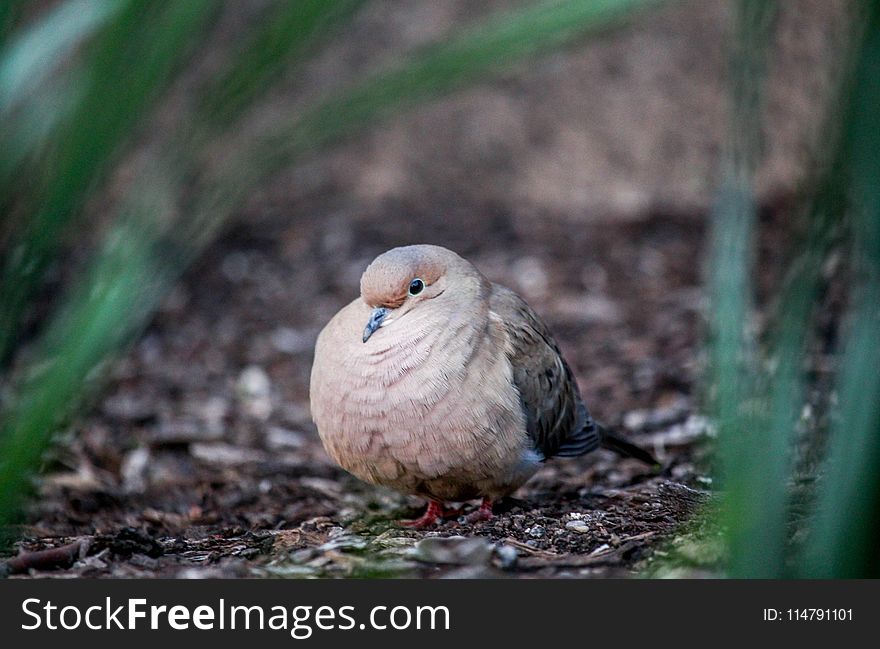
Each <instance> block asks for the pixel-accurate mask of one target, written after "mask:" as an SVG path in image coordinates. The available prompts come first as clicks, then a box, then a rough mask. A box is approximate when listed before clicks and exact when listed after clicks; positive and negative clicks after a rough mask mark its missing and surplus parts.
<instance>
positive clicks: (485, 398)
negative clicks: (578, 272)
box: [311, 245, 625, 502]
mask: <svg viewBox="0 0 880 649" xmlns="http://www.w3.org/2000/svg"><path fill="white" fill-rule="evenodd" d="M419 282H421V283H419ZM411 284H413V287H414V290H415V289H418V288H420V287H423V288H422V289H421V290H420V291H415V292H416V294H415V295H411V294H409V292H408V291H409V289H410V285H411ZM368 322H369V323H371V324H370V325H368V326H367V330H365V329H364V327H365V325H367V324H368ZM311 408H312V418H313V419H314V421H315V424H316V425H317V427H318V432H319V434H320V436H321V439H322V441H323V443H324V446H325V448H326V449H327V452H328V453H329V454H330V455H331V457H333V459H334V460H336V462H338V463H339V464H340V466H342V467H343V468H345V469H346V470H348V471H349V472H351V473H353V474H354V475H355V476H357V477H359V478H361V479H362V480H365V481H367V482H371V483H374V484H380V485H385V486H388V487H391V488H393V489H396V490H398V491H401V492H404V493H409V494H416V495H420V496H423V497H425V498H427V499H429V500H430V501H438V502H442V501H463V500H469V499H472V498H476V497H482V498H486V499H492V498H497V497H500V496H504V495H507V494H509V493H511V492H512V491H514V490H515V489H516V488H517V487H519V486H520V485H522V484H523V483H524V482H525V481H526V480H528V479H529V478H530V477H531V476H532V474H533V473H534V472H535V471H536V470H537V469H538V467H539V466H540V462H541V461H543V460H544V459H546V458H548V457H551V456H554V455H563V456H565V455H580V454H582V453H585V452H588V451H590V450H593V449H594V448H596V447H597V446H598V444H599V443H600V441H601V438H602V429H601V428H599V427H598V426H597V425H596V424H595V423H594V422H593V420H592V419H591V418H590V416H589V414H588V413H587V410H586V408H585V407H584V405H583V402H582V400H581V397H580V394H579V392H578V389H577V386H576V384H575V381H574V379H573V377H572V374H571V371H570V370H569V368H568V365H567V364H566V363H565V361H564V359H563V358H562V355H561V354H560V351H559V348H558V347H557V345H556V342H555V341H554V340H553V337H552V336H551V334H550V332H549V330H548V329H547V327H546V325H545V324H544V323H543V322H542V321H541V320H540V318H539V317H538V316H537V315H536V314H535V313H534V312H533V311H532V310H531V309H530V308H529V306H528V305H527V304H526V303H525V302H524V301H523V300H522V299H521V298H520V297H519V296H517V295H516V294H515V293H513V292H512V291H510V290H508V289H506V288H504V287H501V286H498V285H495V284H492V283H490V282H489V281H488V280H487V279H486V278H485V277H483V275H482V274H480V273H479V271H477V269H476V268H474V266H472V265H471V264H470V263H468V262H467V261H465V260H464V259H462V258H461V257H459V256H458V255H456V254H455V253H453V252H451V251H449V250H446V249H445V248H441V247H439V246H428V245H419V246H407V247H402V248H394V249H393V250H390V251H388V252H386V253H384V254H383V255H380V256H379V257H377V258H376V260H375V261H373V263H372V264H370V266H369V267H368V268H367V270H366V271H365V272H364V275H363V277H362V278H361V296H360V297H359V298H357V299H355V300H354V301H353V302H351V303H350V304H349V305H348V306H346V307H344V308H343V309H342V310H340V311H339V313H337V314H336V316H334V317H333V319H332V320H331V321H330V322H329V323H328V324H327V326H326V327H325V328H324V330H323V331H322V332H321V334H320V335H319V336H318V342H317V345H316V347H315V361H314V365H313V367H312V377H311ZM624 444H625V443H624ZM487 502H488V500H487Z"/></svg>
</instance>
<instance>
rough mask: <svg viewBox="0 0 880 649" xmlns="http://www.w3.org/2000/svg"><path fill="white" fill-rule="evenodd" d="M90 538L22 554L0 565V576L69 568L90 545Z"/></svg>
mask: <svg viewBox="0 0 880 649" xmlns="http://www.w3.org/2000/svg"><path fill="white" fill-rule="evenodd" d="M91 541H92V540H91V537H87V538H83V539H78V540H76V541H74V542H73V543H68V544H67V545H62V546H60V547H57V548H50V549H48V550H39V551H37V552H22V553H21V554H19V555H18V556H17V557H13V558H12V559H9V560H7V561H6V562H5V563H3V564H2V565H0V575H16V574H20V573H23V572H28V571H29V570H54V569H56V568H69V567H70V566H72V565H73V562H74V561H76V560H77V559H78V558H80V557H81V556H83V555H84V554H85V553H86V552H87V551H88V549H89V545H91Z"/></svg>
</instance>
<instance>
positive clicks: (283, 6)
mask: <svg viewBox="0 0 880 649" xmlns="http://www.w3.org/2000/svg"><path fill="white" fill-rule="evenodd" d="M363 2H364V0H336V1H331V2H328V0H299V1H298V2H279V3H277V4H275V5H274V6H273V10H272V11H271V12H270V13H269V15H268V16H266V17H265V19H264V20H261V26H260V27H259V28H258V30H257V32H256V33H255V34H253V35H252V36H251V37H250V38H249V39H248V41H247V43H246V44H245V45H244V47H243V48H242V49H241V50H240V52H239V53H238V56H237V57H236V58H233V62H232V65H231V66H230V67H229V68H228V69H227V70H226V71H225V72H224V73H223V74H222V75H220V76H219V77H217V78H216V79H214V80H213V81H212V82H211V84H210V85H209V87H208V88H207V89H206V91H205V93H204V94H203V96H202V98H201V101H200V109H199V112H198V117H197V121H205V122H211V123H212V126H214V127H215V128H218V127H223V126H228V125H229V123H230V122H232V121H233V120H234V119H235V118H236V117H238V116H239V115H241V113H242V112H243V111H244V110H245V109H246V108H247V107H249V106H250V105H251V104H252V103H253V102H254V100H255V99H256V98H257V97H258V95H259V93H260V92H262V91H263V90H264V89H265V88H266V86H268V85H269V84H270V83H271V82H272V81H274V80H275V79H276V78H278V77H279V76H280V75H281V74H282V73H283V72H285V71H288V72H289V70H290V66H291V62H292V60H293V59H294V58H298V57H302V56H303V55H304V54H305V53H306V52H307V51H308V49H309V48H310V47H311V46H312V45H314V44H315V42H316V41H318V40H319V39H320V38H322V37H323V36H324V35H325V34H326V33H327V32H328V31H329V30H330V29H332V28H333V27H334V26H335V25H338V24H340V23H342V22H344V21H345V19H347V18H349V17H350V16H351V15H352V14H353V13H354V12H355V11H356V10H357V9H358V8H359V7H360V6H361V5H363Z"/></svg>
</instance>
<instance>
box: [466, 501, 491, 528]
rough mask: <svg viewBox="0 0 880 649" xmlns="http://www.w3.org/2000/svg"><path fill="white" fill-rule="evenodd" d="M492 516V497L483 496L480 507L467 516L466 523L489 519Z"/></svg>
mask: <svg viewBox="0 0 880 649" xmlns="http://www.w3.org/2000/svg"><path fill="white" fill-rule="evenodd" d="M490 518H492V499H491V498H483V502H481V503H480V508H479V509H478V510H477V511H475V512H471V513H470V514H468V515H467V516H465V517H464V521H465V522H466V523H479V522H480V521H488V520H489V519H490Z"/></svg>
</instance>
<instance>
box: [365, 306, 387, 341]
mask: <svg viewBox="0 0 880 649" xmlns="http://www.w3.org/2000/svg"><path fill="white" fill-rule="evenodd" d="M388 311H389V309H386V308H385V307H384V306H380V307H377V308H375V309H373V312H372V313H371V314H370V319H369V320H368V321H367V326H366V327H364V342H367V341H368V340H369V339H370V336H372V335H373V334H374V333H376V329H378V328H379V327H381V326H382V322H383V321H384V320H385V316H387V315H388Z"/></svg>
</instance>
